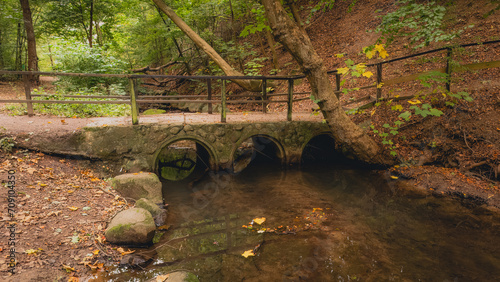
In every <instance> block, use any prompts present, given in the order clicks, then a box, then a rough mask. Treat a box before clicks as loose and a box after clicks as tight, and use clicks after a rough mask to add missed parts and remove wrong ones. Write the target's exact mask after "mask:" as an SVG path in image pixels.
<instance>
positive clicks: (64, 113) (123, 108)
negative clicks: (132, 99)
mask: <svg viewBox="0 0 500 282" xmlns="http://www.w3.org/2000/svg"><path fill="white" fill-rule="evenodd" d="M93 90H94V89H91V90H80V91H78V92H70V93H67V92H62V91H56V93H55V94H53V95H48V94H47V92H45V90H43V89H34V90H33V94H42V95H47V96H43V97H34V98H33V99H34V100H59V101H60V100H64V101H110V100H111V99H101V98H99V99H96V98H93V99H90V98H68V97H63V95H67V94H71V95H99V94H100V95H103V93H99V92H95V91H93ZM6 109H7V110H8V111H9V112H10V114H13V115H24V114H25V113H26V106H25V105H24V104H15V105H8V106H6ZM33 110H34V112H35V113H39V114H48V115H55V116H60V117H80V118H87V117H113V116H127V115H129V113H130V105H127V104H33Z"/></svg>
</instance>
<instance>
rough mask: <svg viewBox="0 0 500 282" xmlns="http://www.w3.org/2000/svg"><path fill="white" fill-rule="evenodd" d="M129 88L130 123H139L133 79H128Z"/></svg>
mask: <svg viewBox="0 0 500 282" xmlns="http://www.w3.org/2000/svg"><path fill="white" fill-rule="evenodd" d="M128 84H129V89H130V108H131V110H132V124H133V125H137V124H139V111H138V107H137V96H136V93H135V79H134V78H130V77H129V79H128Z"/></svg>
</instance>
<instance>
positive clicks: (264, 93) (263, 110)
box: [262, 78, 267, 113]
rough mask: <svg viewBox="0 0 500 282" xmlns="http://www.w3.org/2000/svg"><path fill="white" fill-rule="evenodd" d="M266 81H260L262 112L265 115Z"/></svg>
mask: <svg viewBox="0 0 500 282" xmlns="http://www.w3.org/2000/svg"><path fill="white" fill-rule="evenodd" d="M266 101H267V79H265V78H263V79H262V112H263V113H267V102H266Z"/></svg>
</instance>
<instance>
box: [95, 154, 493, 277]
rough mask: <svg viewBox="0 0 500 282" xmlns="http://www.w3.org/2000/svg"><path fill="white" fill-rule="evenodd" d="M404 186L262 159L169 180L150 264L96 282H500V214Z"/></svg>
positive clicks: (375, 176)
mask: <svg viewBox="0 0 500 282" xmlns="http://www.w3.org/2000/svg"><path fill="white" fill-rule="evenodd" d="M400 184H401V185H400ZM404 185H405V184H404V183H402V182H399V180H392V179H391V178H390V177H389V176H388V175H381V174H380V173H377V172H374V171H370V170H363V169H357V168H351V167H346V166H339V165H334V164H323V165H316V166H307V167H303V168H302V169H300V170H299V169H288V170H285V169H281V167H280V166H279V165H272V164H263V163H260V164H257V165H250V166H249V167H247V168H246V169H244V170H243V171H242V172H241V173H238V174H227V173H224V172H221V173H212V172H209V173H207V174H206V175H205V176H204V177H203V178H201V179H199V180H197V181H196V182H194V183H193V182H191V183H188V180H186V181H179V182H165V183H164V196H165V202H166V203H168V204H169V208H168V209H169V219H168V221H169V222H168V224H170V225H171V227H170V229H169V230H167V231H161V234H160V235H161V237H159V236H160V235H158V237H157V238H159V239H158V240H159V241H158V242H157V243H156V244H154V245H153V246H152V247H150V248H149V249H147V250H145V249H142V250H141V249H137V253H139V254H140V253H141V252H142V253H145V254H146V253H147V254H150V255H151V256H153V260H152V262H151V263H150V264H149V265H147V266H145V267H144V268H139V269H137V268H135V269H130V268H116V269H114V270H112V271H110V272H109V273H106V274H99V275H96V276H95V277H94V278H93V279H91V280H90V281H147V280H148V279H151V278H154V277H155V276H157V275H160V274H165V273H169V272H172V271H175V270H184V271H189V272H192V273H194V274H196V275H197V276H198V277H199V279H200V281H499V280H500V237H499V235H500V225H499V222H500V221H499V215H498V214H495V213H492V212H491V211H489V210H488V209H485V208H484V207H477V206H474V205H471V204H468V203H466V202H463V203H461V202H459V201H458V200H456V199H450V198H449V197H435V196H430V195H428V194H425V193H423V192H420V191H417V190H416V189H408V187H407V188H401V187H404ZM262 218H265V221H264V222H263V223H261V225H259V224H258V223H257V222H258V221H259V219H260V220H261V221H262V220H263V219H262ZM249 250H252V252H251V253H254V256H248V257H247V258H245V257H243V256H242V254H243V253H244V252H245V251H249Z"/></svg>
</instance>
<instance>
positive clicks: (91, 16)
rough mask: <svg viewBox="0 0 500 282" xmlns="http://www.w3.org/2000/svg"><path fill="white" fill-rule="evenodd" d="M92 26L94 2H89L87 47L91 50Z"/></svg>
mask: <svg viewBox="0 0 500 282" xmlns="http://www.w3.org/2000/svg"><path fill="white" fill-rule="evenodd" d="M93 24H94V0H92V1H90V22H89V47H90V48H92V40H93V38H92V37H93V35H92V28H93Z"/></svg>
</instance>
